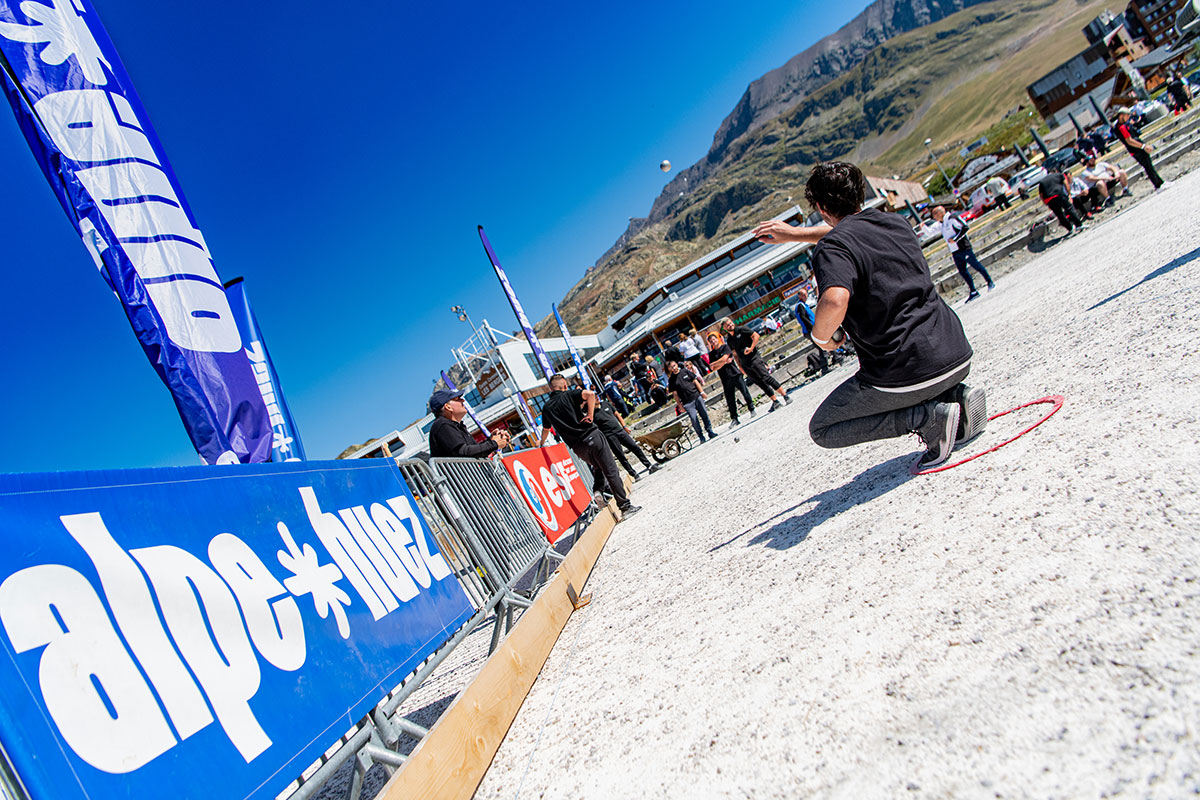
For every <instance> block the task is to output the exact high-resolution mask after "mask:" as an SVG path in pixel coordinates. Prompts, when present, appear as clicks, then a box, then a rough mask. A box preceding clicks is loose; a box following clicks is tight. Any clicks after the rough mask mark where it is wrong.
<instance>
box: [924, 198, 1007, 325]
mask: <svg viewBox="0 0 1200 800" xmlns="http://www.w3.org/2000/svg"><path fill="white" fill-rule="evenodd" d="M930 213H931V214H932V215H933V219H934V221H935V222H937V223H938V224H939V225H941V226H942V238H943V239H945V240H946V247H948V248H949V249H950V257H951V258H953V259H954V266H955V268H956V269H958V274H959V275H961V276H962V279H963V281H965V282H966V284H967V302H968V303H969V302H971V301H972V300H974V299H976V298H977V297H979V291H978V290H977V289H976V288H975V281H973V280H971V273H970V272H968V271H967V267H974V268H975V271H976V272H978V273H979V274H980V275H982V276H983V280H984V281H985V282H986V283H987V288H988V291H989V292H990V291H991V290H992V289H995V288H996V284H995V283H993V282H992V276H991V275H988V271H987V270H986V269H984V268H983V264H980V263H979V258H978V257H976V255H975V248H973V247H972V246H971V240H970V239H968V238H967V223H965V222H963V220H962V217H960V216H958V215H957V214H947V213H946V207H945V206H934V207H933V211H931V212H930Z"/></svg>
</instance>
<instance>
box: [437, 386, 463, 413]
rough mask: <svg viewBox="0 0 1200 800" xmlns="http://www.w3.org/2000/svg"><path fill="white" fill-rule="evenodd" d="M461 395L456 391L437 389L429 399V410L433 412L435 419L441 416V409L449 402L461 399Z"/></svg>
mask: <svg viewBox="0 0 1200 800" xmlns="http://www.w3.org/2000/svg"><path fill="white" fill-rule="evenodd" d="M462 396H463V393H462V392H460V391H458V390H457V389H454V390H452V389H438V390H437V391H436V392H434V393H433V395H431V396H430V398H429V410H430V411H432V412H433V415H434V416H435V417H440V416H441V415H442V408H443V407H444V406H445V405H446V403H449V402H450V401H451V400H457V399H458V398H460V397H462Z"/></svg>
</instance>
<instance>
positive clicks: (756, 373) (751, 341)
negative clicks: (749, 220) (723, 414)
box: [721, 222, 792, 411]
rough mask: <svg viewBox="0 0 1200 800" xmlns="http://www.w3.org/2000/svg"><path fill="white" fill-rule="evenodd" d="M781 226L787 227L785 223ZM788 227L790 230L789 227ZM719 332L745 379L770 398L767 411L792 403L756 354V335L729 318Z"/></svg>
mask: <svg viewBox="0 0 1200 800" xmlns="http://www.w3.org/2000/svg"><path fill="white" fill-rule="evenodd" d="M783 224H785V225H787V223H786V222H785V223H783ZM788 227H789V228H790V227H791V225H788ZM721 331H722V332H723V333H724V334H725V339H726V341H727V343H728V344H729V348H730V349H731V350H733V352H734V355H736V356H737V360H738V363H739V364H740V365H741V367H742V371H743V372H745V373H746V377H747V378H749V379H750V382H751V383H753V384H754V385H756V386H757V387H758V388H760V389H762V390H763V394H765V395H766V396H767V397H769V398H771V407H770V408H769V409H767V411H774V410H775V409H777V408H782V407H783V405H784V404H785V403H790V402H792V401H791V400H790V399H789V398H788V396H787V394H786V393H785V392H784V391H783V390H782V389H781V388H780V387H779V381H777V380H775V378H774V376H772V375H771V373H770V371H768V370H767V365H766V362H764V361H763V360H762V355H760V354H759V352H758V338H759V337H758V334H757V333H755V332H754V331H752V330H750V329H749V328H747V327H746V326H745V325H734V324H733V319H732V318H731V317H725V318H724V319H722V320H721Z"/></svg>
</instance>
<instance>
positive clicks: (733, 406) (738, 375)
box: [708, 333, 755, 428]
mask: <svg viewBox="0 0 1200 800" xmlns="http://www.w3.org/2000/svg"><path fill="white" fill-rule="evenodd" d="M708 364H709V366H710V367H712V368H713V369H715V370H716V371H717V377H719V378H720V379H721V388H723V389H724V390H725V405H727V406H728V407H729V419H730V424H729V426H730V427H731V428H732V427H736V426H738V425H741V424H742V423H741V420H739V419H738V407H737V392H741V393H742V397H744V398H745V400H746V408H747V409H748V410H749V411H750V416H752V417H753V416H754V415H755V411H754V401H753V400H751V399H750V387H748V386H747V385H746V379H745V378H744V377H742V370H741V368H740V367H738V365H737V363H736V362H735V361H734V360H733V350H731V349H730V347H729V345H728V344H726V343H724V342H722V341H721V336H720V334H716V333H710V334H709V335H708Z"/></svg>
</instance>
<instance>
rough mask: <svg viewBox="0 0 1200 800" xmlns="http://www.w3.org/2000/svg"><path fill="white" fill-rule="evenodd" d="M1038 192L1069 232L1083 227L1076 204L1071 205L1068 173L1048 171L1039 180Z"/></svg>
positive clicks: (1060, 223) (1059, 222)
mask: <svg viewBox="0 0 1200 800" xmlns="http://www.w3.org/2000/svg"><path fill="white" fill-rule="evenodd" d="M1038 194H1039V195H1041V198H1042V202H1043V203H1045V204H1046V205H1047V206H1049V207H1050V210H1051V211H1053V212H1054V216H1056V217H1058V224H1059V225H1062V226H1063V227H1064V228H1066V229H1067V233H1074V232H1075V231H1077V230H1079V229H1080V228H1082V227H1083V220H1081V219H1080V218H1079V214H1078V213H1076V211H1075V206H1073V205H1071V192H1070V191H1069V190H1068V189H1067V176H1066V175H1064V174H1063V173H1061V172H1047V173H1046V175H1045V177H1043V178H1042V179H1041V180H1040V181H1038Z"/></svg>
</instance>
